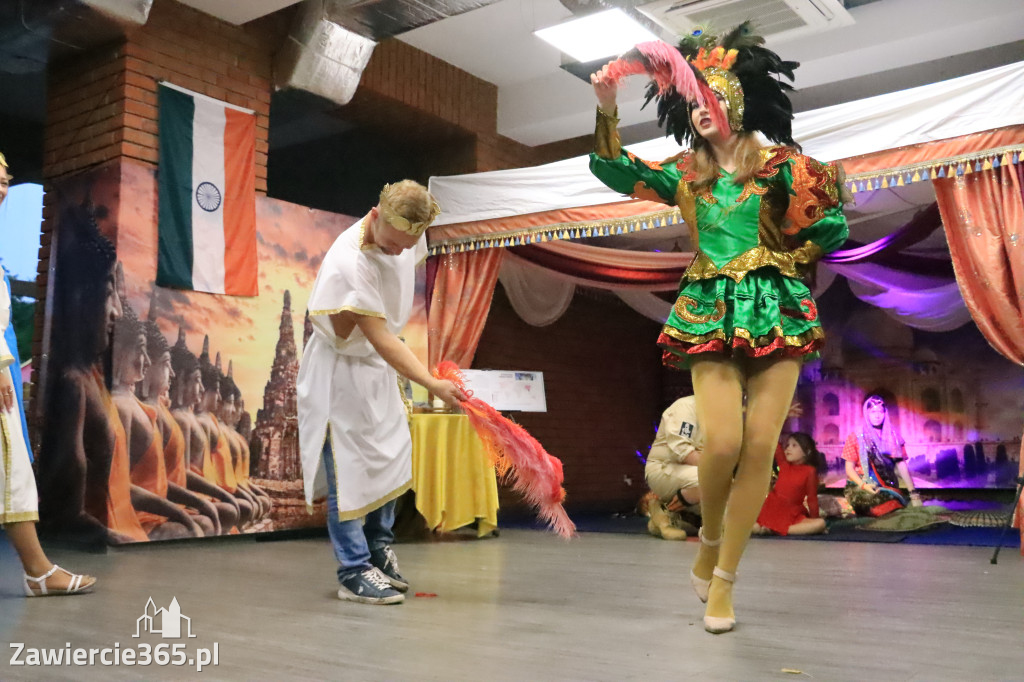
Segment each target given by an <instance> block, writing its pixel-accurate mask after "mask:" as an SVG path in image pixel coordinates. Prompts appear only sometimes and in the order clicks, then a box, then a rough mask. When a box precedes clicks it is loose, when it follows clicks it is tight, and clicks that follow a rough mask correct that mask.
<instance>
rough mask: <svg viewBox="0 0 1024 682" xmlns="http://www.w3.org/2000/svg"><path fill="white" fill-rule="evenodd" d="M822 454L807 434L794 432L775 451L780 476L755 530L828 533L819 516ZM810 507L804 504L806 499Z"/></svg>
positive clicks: (769, 494) (769, 495) (765, 502)
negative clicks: (819, 474) (819, 468)
mask: <svg viewBox="0 0 1024 682" xmlns="http://www.w3.org/2000/svg"><path fill="white" fill-rule="evenodd" d="M820 461H821V453H820V452H818V448H817V446H816V445H815V443H814V439H813V438H811V437H810V436H809V435H807V434H806V433H794V434H792V435H791V436H790V437H789V438H787V439H786V447H785V449H783V448H782V446H781V445H780V446H779V447H778V448H777V449H776V450H775V462H776V463H777V464H778V465H779V478H778V480H776V481H775V486H774V487H773V488H772V489H771V490H770V491H769V492H768V497H767V498H765V501H764V506H762V507H761V513H760V514H759V515H758V517H757V523H756V524H754V532H755V533H759V534H762V535H765V534H768V533H777V534H778V535H816V534H818V533H824V532H825V519H822V518H819V517H818V466H819V463H820ZM805 499H806V500H807V506H806V507H805V506H804V500H805Z"/></svg>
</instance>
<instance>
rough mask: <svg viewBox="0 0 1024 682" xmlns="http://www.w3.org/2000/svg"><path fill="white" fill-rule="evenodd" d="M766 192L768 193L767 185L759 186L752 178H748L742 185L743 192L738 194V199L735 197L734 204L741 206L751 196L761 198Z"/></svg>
mask: <svg viewBox="0 0 1024 682" xmlns="http://www.w3.org/2000/svg"><path fill="white" fill-rule="evenodd" d="M766 192H768V186H767V185H764V186H761V185H759V184H757V182H756V181H755V180H754V178H750V179H749V180H747V181H746V182H745V183H744V184H743V191H742V192H740V195H739V196H738V197H736V203H737V204H742V203H743V202H744V201H746V200H747V199H749V198H750V196H751V195H752V194H756V195H757V196H763V195H764V194H765V193H766Z"/></svg>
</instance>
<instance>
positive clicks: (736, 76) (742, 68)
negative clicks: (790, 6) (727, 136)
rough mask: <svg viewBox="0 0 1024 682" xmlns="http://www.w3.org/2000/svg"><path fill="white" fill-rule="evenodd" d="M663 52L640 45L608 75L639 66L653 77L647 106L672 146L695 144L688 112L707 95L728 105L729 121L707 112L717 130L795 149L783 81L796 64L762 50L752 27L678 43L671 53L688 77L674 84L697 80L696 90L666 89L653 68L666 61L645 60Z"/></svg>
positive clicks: (697, 32)
mask: <svg viewBox="0 0 1024 682" xmlns="http://www.w3.org/2000/svg"><path fill="white" fill-rule="evenodd" d="M666 48H668V46H667V45H665V43H661V42H654V43H641V44H640V45H637V46H636V47H635V48H634V49H633V50H630V51H629V52H627V53H626V54H625V55H623V56H622V57H620V58H619V59H618V60H616V61H615V62H613V65H614V66H613V67H609V71H608V73H609V77H611V78H614V79H615V80H618V79H619V78H622V77H623V76H626V75H630V74H632V73H638V72H639V71H638V70H637V69H638V68H639V67H641V66H642V71H643V72H645V73H647V74H648V75H650V76H651V78H652V82H651V84H650V86H649V87H648V88H647V100H646V102H645V106H646V104H647V103H650V101H651V100H652V99H656V100H657V101H658V125H659V126H661V127H663V128H665V132H666V133H667V134H671V135H672V136H673V137H675V139H676V142H678V143H679V144H683V143H684V142H690V141H691V140H692V139H693V136H694V131H693V128H692V127H691V124H690V110H691V107H692V106H693V105H694V104H697V105H704V104H706V103H707V102H708V97H707V94H705V93H706V92H708V91H709V92H710V93H712V95H718V96H720V97H722V98H723V99H725V101H726V102H727V103H728V105H729V116H728V122H726V121H721V120H718V119H719V118H720V112H719V110H718V107H708V111H709V113H710V114H711V117H712V120H714V122H715V126H716V127H717V128H718V129H719V130H721V131H727V130H733V131H737V132H739V131H741V130H746V131H755V130H756V131H758V132H760V133H761V134H763V135H764V136H765V137H767V138H768V139H769V140H771V141H772V142H776V143H781V144H788V145H792V146H797V145H796V143H795V142H794V141H793V105H792V104H791V103H790V101H789V96H788V95H787V94H786V93H787V92H789V91H790V90H792V89H793V86H791V85H790V84H789V83H785V82H783V81H782V80H781V77H782V76H785V77H786V78H788V79H789V80H793V70H794V69H796V68H797V67H798V66H799V63H797V62H790V61H783V60H782V59H781V58H780V57H779V55H777V54H775V53H774V52H772V51H771V50H769V49H768V48H766V47H764V38H763V37H761V36H759V35H757V34H755V33H754V32H753V28H752V26H751V22H749V21H745V22H743V23H742V24H740V25H739V26H737V27H735V28H734V29H732V30H731V31H729V32H728V33H726V34H725V35H724V36H722V37H721V39H719V36H717V35H715V34H713V33H711V32H710V31H709V30H707V29H705V28H696V29H694V30H693V32H692V33H691V34H690V35H688V36H686V37H684V38H683V39H682V40H681V41H679V45H678V47H677V48H676V49H675V50H672V51H673V52H678V53H679V55H680V56H681V57H682V59H681V60H678V61H677V62H675V63H677V64H678V63H680V62H681V63H683V64H686V65H687V66H688V67H689V68H690V70H691V71H692V73H691V74H690V75H689V76H686V77H681V76H680V77H677V78H676V80H677V81H679V82H690V81H691V80H693V81H696V82H697V83H698V86H697V88H696V90H694V89H693V88H690V89H687V88H685V87H684V88H680V87H666V84H665V78H664V76H662V75H661V73H660V72H659V70H658V69H657V68H656V62H657V61H664V57H662V58H661V59H660V60H654V59H652V58H651V57H650V56H648V55H651V54H654V55H661V54H663V53H665V52H666V51H667V50H666ZM668 49H670V48H668ZM620 63H621V64H620ZM652 67H655V68H652ZM677 70H681V69H678V67H677ZM702 86H703V87H702Z"/></svg>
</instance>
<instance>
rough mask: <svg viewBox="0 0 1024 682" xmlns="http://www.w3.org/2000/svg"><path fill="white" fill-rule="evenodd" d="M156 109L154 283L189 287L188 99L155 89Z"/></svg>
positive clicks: (191, 108)
mask: <svg viewBox="0 0 1024 682" xmlns="http://www.w3.org/2000/svg"><path fill="white" fill-rule="evenodd" d="M158 98H159V99H158V104H159V106H160V113H159V116H160V144H159V146H160V172H159V173H157V178H158V181H157V185H158V190H159V197H160V201H159V213H158V215H159V221H160V222H159V225H160V227H159V230H158V232H159V238H158V246H157V250H158V252H159V255H158V258H157V263H158V265H157V276H156V283H157V285H158V286H162V287H174V288H178V289H191V288H192V251H193V244H192V230H191V226H192V181H191V180H192V117H193V114H194V111H195V104H194V100H193V99H192V97H190V96H189V95H187V94H185V93H183V92H180V91H178V90H173V89H171V88H165V87H162V88H158Z"/></svg>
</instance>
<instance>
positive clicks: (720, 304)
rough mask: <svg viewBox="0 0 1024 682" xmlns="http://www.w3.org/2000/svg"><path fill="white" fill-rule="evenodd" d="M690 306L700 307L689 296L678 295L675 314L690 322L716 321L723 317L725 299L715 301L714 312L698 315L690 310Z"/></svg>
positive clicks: (704, 322) (705, 322)
mask: <svg viewBox="0 0 1024 682" xmlns="http://www.w3.org/2000/svg"><path fill="white" fill-rule="evenodd" d="M690 308H700V303H699V302H697V300H696V299H694V298H690V297H689V296H680V297H679V298H678V299H677V300H676V305H675V311H676V315H678V316H679V317H680V318H681V319H683V320H685V321H686V322H689V323H690V324H707V323H708V322H718V321H719V320H721V319H722V318H723V317H725V301H715V312H713V313H707V314H704V315H698V314H697V313H694V312H691V311H690Z"/></svg>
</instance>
